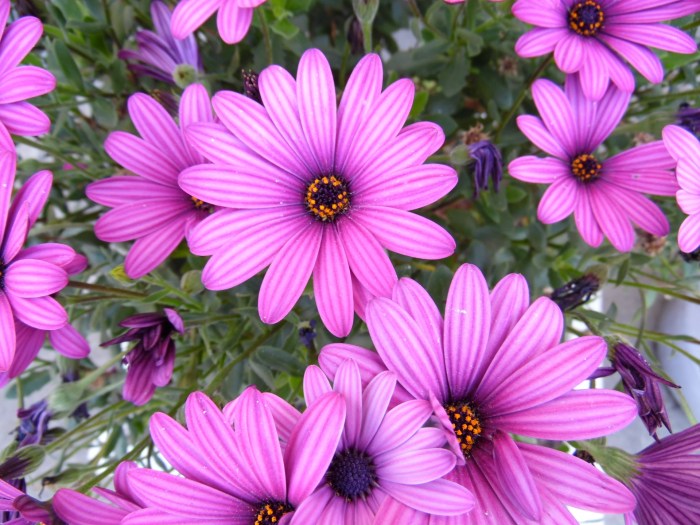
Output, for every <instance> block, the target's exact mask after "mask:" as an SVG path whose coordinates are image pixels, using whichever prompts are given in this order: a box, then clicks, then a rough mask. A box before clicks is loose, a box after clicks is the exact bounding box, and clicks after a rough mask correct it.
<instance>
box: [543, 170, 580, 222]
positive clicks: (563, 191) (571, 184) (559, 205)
mask: <svg viewBox="0 0 700 525" xmlns="http://www.w3.org/2000/svg"><path fill="white" fill-rule="evenodd" d="M579 184H580V183H579V182H578V181H577V180H576V179H575V178H574V177H573V176H571V177H562V178H560V179H557V180H556V181H554V183H552V185H551V186H549V188H547V191H545V192H544V195H542V200H540V204H539V206H538V207H537V218H538V219H539V220H540V221H542V222H543V223H545V224H552V223H555V222H559V221H561V220H563V219H566V218H567V217H568V216H569V215H571V214H572V213H573V211H574V209H576V203H577V202H578V198H579V193H580V188H579Z"/></svg>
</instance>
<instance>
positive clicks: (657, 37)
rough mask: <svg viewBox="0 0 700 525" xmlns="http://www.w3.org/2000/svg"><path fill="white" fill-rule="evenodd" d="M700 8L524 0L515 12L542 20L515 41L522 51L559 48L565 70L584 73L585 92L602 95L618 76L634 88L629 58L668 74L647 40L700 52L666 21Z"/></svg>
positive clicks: (616, 0)
mask: <svg viewBox="0 0 700 525" xmlns="http://www.w3.org/2000/svg"><path fill="white" fill-rule="evenodd" d="M698 10H700V7H699V5H698V1H697V0H645V1H639V0H518V1H517V2H516V3H515V5H513V14H514V15H515V16H516V17H518V18H519V19H520V20H522V21H523V22H527V23H528V24H532V25H534V26H537V27H536V28H535V29H533V30H532V31H530V32H528V33H525V34H524V35H523V36H521V37H520V39H519V40H518V41H517V43H516V44H515V51H516V52H517V53H518V54H519V55H520V56H522V57H536V56H540V55H546V54H547V53H550V52H552V51H553V52H554V61H555V62H556V63H557V66H558V67H559V69H561V70H562V71H563V72H564V73H569V74H572V73H579V74H580V75H581V84H582V88H583V93H584V94H585V96H586V97H587V98H589V99H591V100H600V99H601V98H602V97H603V96H604V95H605V91H606V90H607V88H608V84H609V82H610V81H612V82H613V83H614V84H615V85H616V86H617V87H618V88H619V89H621V90H622V91H624V92H625V93H632V91H634V75H633V74H632V72H631V71H630V70H629V68H628V67H627V65H626V64H625V62H629V63H630V64H631V65H632V66H634V68H635V69H637V71H639V72H640V73H641V74H642V76H644V77H645V78H646V79H647V80H649V82H653V83H659V82H661V81H662V80H663V78H664V68H663V64H662V63H661V60H659V57H657V56H656V55H655V54H654V52H653V51H651V50H650V49H649V48H648V47H647V46H651V47H656V48H658V49H664V50H666V51H672V52H674V53H694V52H695V51H696V50H697V45H696V43H695V40H693V39H692V38H691V37H690V36H688V35H686V34H685V33H684V32H683V31H681V30H680V29H677V28H675V27H672V26H669V25H666V24H662V23H660V22H663V21H666V20H672V19H674V18H678V17H681V16H686V15H689V14H692V13H694V12H696V11H698Z"/></svg>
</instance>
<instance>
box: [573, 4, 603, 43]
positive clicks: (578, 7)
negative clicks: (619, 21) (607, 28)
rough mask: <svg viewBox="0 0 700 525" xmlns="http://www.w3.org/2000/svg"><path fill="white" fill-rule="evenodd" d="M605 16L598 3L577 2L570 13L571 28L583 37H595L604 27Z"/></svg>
mask: <svg viewBox="0 0 700 525" xmlns="http://www.w3.org/2000/svg"><path fill="white" fill-rule="evenodd" d="M604 21H605V14H604V13H603V8H602V7H601V6H600V4H599V3H598V2H594V1H593V0H586V1H585V2H577V3H576V4H574V6H573V7H572V8H571V11H569V27H570V28H571V29H573V30H574V31H575V32H576V33H578V34H579V35H582V36H593V35H595V34H596V33H597V32H598V31H600V28H601V27H603V22H604Z"/></svg>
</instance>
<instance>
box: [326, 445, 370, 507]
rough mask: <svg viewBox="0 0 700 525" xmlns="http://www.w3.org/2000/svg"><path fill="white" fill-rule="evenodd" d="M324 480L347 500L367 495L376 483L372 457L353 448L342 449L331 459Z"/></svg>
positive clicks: (338, 494)
mask: <svg viewBox="0 0 700 525" xmlns="http://www.w3.org/2000/svg"><path fill="white" fill-rule="evenodd" d="M326 481H327V482H328V484H329V485H330V487H331V488H332V489H333V490H334V491H335V493H336V495H337V496H342V497H343V498H345V499H346V500H348V501H354V500H355V499H357V498H359V497H364V496H367V495H369V493H370V492H371V491H372V487H374V486H376V484H377V475H376V472H375V468H374V463H373V462H372V458H370V457H369V456H368V455H367V454H365V453H363V452H359V451H357V450H354V449H347V450H344V451H343V452H340V453H338V454H336V455H335V457H334V458H333V461H331V464H330V466H329V467H328V472H327V473H326Z"/></svg>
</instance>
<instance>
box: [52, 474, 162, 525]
mask: <svg viewBox="0 0 700 525" xmlns="http://www.w3.org/2000/svg"><path fill="white" fill-rule="evenodd" d="M135 468H137V466H136V463H134V462H133V461H124V462H122V463H120V464H119V466H118V467H117V468H116V470H115V471H114V490H110V489H103V488H100V487H95V488H93V489H92V490H93V491H94V492H95V493H96V494H98V495H100V496H102V497H103V498H104V499H106V500H107V501H108V502H109V503H105V502H103V501H101V500H98V499H95V498H91V497H90V496H86V495H85V494H82V493H80V492H76V491H75V490H71V489H59V490H58V492H56V494H55V495H54V497H53V500H52V502H53V508H54V511H55V512H56V514H57V515H58V517H60V518H61V519H62V520H64V521H65V522H66V523H67V524H69V525H95V523H99V524H100V525H119V523H121V520H122V518H124V517H125V516H127V515H128V514H130V513H131V512H135V511H137V510H141V509H142V508H143V507H144V504H143V503H142V501H141V499H140V498H139V494H138V492H136V491H133V490H131V488H130V487H129V480H128V474H129V471H130V470H133V469H135ZM162 523H165V522H162Z"/></svg>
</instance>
